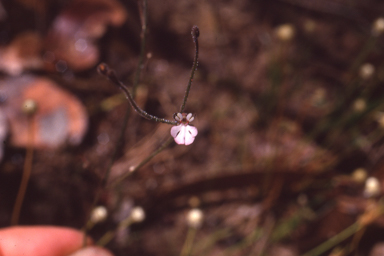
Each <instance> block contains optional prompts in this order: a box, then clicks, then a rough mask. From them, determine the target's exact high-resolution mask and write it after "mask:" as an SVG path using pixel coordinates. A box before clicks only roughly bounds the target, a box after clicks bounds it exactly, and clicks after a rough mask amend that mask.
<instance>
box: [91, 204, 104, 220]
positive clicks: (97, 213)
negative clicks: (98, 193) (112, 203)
mask: <svg viewBox="0 0 384 256" xmlns="http://www.w3.org/2000/svg"><path fill="white" fill-rule="evenodd" d="M107 216H108V212H107V209H106V208H105V207H104V206H98V207H96V208H95V209H93V211H92V213H91V221H92V222H93V223H99V222H102V221H104V220H105V219H106V218H107Z"/></svg>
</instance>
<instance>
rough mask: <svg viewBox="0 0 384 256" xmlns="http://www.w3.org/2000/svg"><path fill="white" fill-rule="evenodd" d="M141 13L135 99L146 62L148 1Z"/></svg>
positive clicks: (133, 90)
mask: <svg viewBox="0 0 384 256" xmlns="http://www.w3.org/2000/svg"><path fill="white" fill-rule="evenodd" d="M141 13H142V15H141V45H140V56H139V63H138V65H137V69H136V74H135V79H134V80H133V89H132V95H133V98H135V94H136V90H137V87H138V86H139V81H140V74H141V70H142V69H143V62H144V53H145V44H146V41H147V24H148V16H147V14H148V13H147V0H143V7H142V12H141Z"/></svg>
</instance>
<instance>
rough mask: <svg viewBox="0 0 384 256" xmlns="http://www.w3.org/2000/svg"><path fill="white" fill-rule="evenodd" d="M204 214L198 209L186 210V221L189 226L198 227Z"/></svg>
mask: <svg viewBox="0 0 384 256" xmlns="http://www.w3.org/2000/svg"><path fill="white" fill-rule="evenodd" d="M203 217H204V214H203V212H202V211H201V210H200V209H197V208H195V209H192V210H190V211H189V212H188V215H187V223H188V226H189V227H191V228H199V227H201V225H202V224H203Z"/></svg>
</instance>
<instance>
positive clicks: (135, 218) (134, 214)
mask: <svg viewBox="0 0 384 256" xmlns="http://www.w3.org/2000/svg"><path fill="white" fill-rule="evenodd" d="M130 217H131V220H132V222H136V223H138V222H142V221H143V220H144V219H145V212H144V209H143V208H141V207H139V206H136V207H135V208H133V209H132V211H131V216H130Z"/></svg>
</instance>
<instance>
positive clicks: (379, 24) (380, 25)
mask: <svg viewBox="0 0 384 256" xmlns="http://www.w3.org/2000/svg"><path fill="white" fill-rule="evenodd" d="M383 32H384V18H382V17H380V18H378V19H376V20H375V22H374V23H373V26H372V35H373V36H379V35H381V34H382V33H383Z"/></svg>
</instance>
